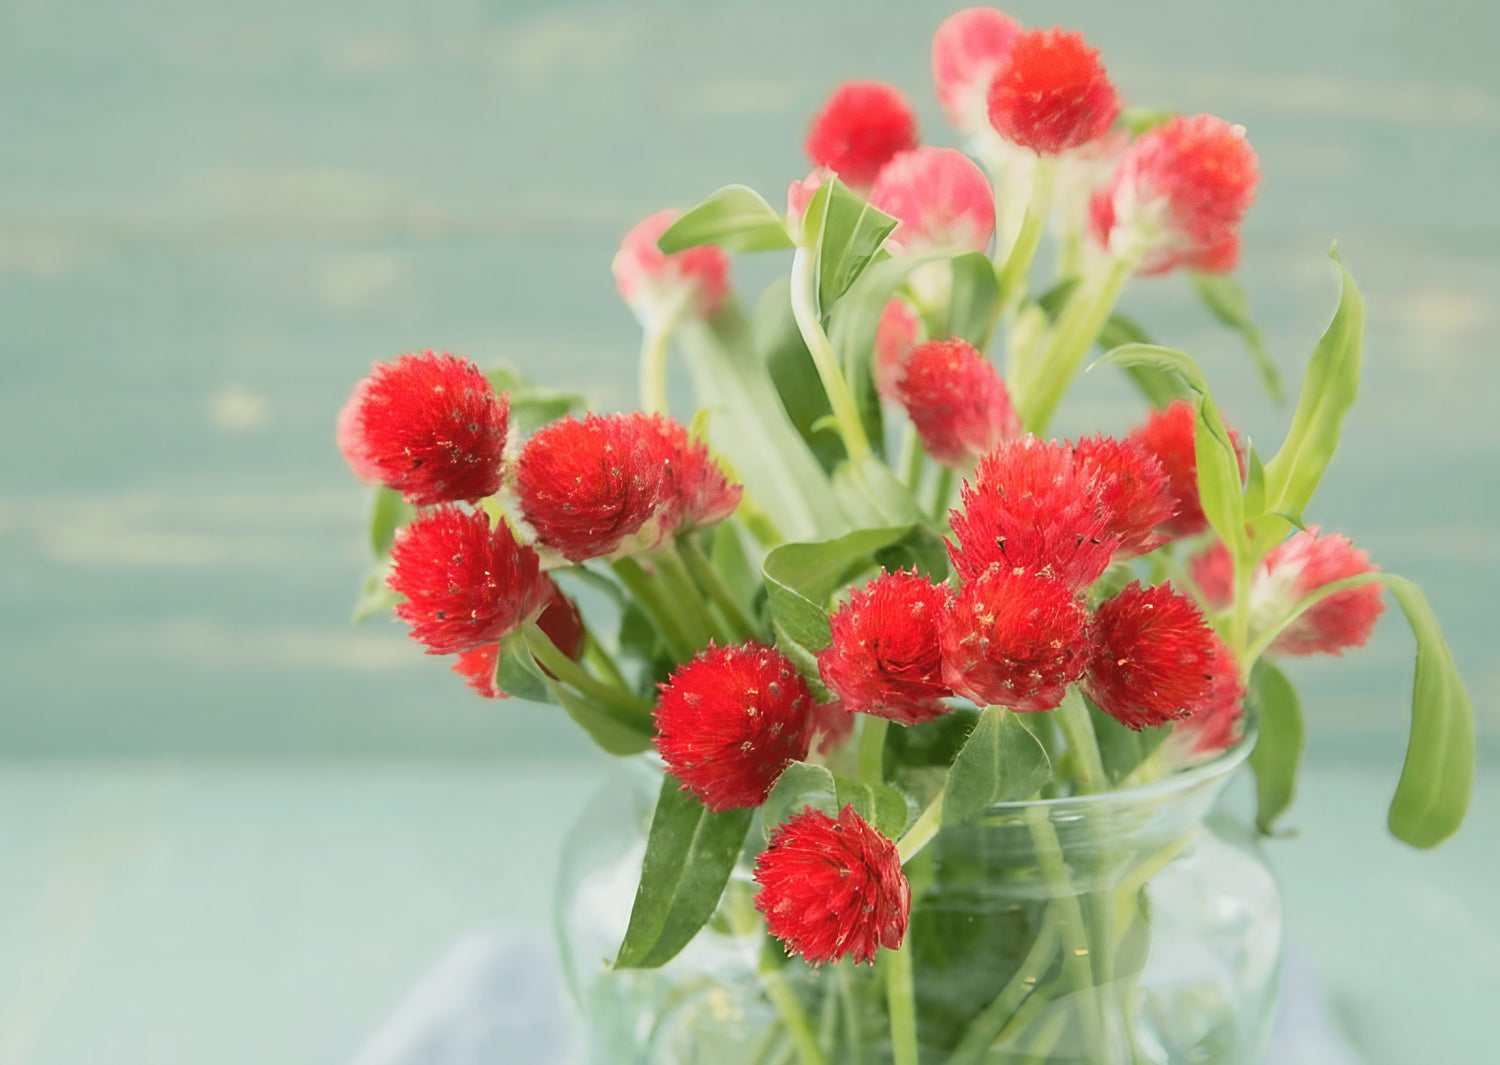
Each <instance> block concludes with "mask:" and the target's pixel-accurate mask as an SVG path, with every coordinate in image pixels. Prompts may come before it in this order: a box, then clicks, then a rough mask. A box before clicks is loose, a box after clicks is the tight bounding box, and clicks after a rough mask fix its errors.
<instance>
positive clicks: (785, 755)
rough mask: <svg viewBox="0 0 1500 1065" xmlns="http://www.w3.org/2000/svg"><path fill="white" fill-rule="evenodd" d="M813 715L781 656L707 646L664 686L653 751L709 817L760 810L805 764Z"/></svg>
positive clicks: (808, 697) (802, 684)
mask: <svg viewBox="0 0 1500 1065" xmlns="http://www.w3.org/2000/svg"><path fill="white" fill-rule="evenodd" d="M812 715H813V697H812V693H811V692H809V691H808V688H807V682H806V681H804V680H803V679H802V676H801V674H799V673H798V672H797V670H796V667H794V666H793V665H792V663H791V662H790V661H789V660H788V659H787V657H786V656H785V655H783V654H782V653H781V652H780V651H777V650H775V649H774V648H770V647H762V646H760V645H758V644H753V643H747V644H741V645H740V646H738V647H714V646H712V645H710V647H709V648H708V650H706V651H703V652H701V653H700V654H699V655H698V657H696V658H694V659H693V660H692V661H691V662H689V663H688V664H687V665H685V666H682V667H681V668H680V669H678V670H677V672H676V673H674V674H672V677H671V679H670V680H668V681H667V682H666V683H665V684H663V685H662V686H661V701H660V703H659V704H658V705H657V708H656V727H657V732H658V735H657V737H656V747H657V750H659V751H660V752H661V756H662V760H663V761H665V762H666V763H667V768H668V769H670V770H671V772H672V775H673V776H675V777H676V778H677V779H678V780H680V781H682V783H683V786H684V788H686V789H691V790H692V791H693V792H694V793H695V794H696V795H697V796H698V797H699V798H700V799H702V800H703V804H704V805H705V806H707V807H708V808H709V809H710V810H715V811H720V810H732V809H736V808H740V807H750V806H759V805H760V804H761V803H763V802H765V801H766V796H767V795H769V794H770V793H771V786H772V785H773V784H775V783H776V778H777V777H778V776H780V775H781V771H782V770H783V769H785V768H786V767H787V766H788V765H789V764H790V763H792V762H796V761H799V760H801V759H803V758H806V757H807V752H808V749H809V746H810V744H811V739H812Z"/></svg>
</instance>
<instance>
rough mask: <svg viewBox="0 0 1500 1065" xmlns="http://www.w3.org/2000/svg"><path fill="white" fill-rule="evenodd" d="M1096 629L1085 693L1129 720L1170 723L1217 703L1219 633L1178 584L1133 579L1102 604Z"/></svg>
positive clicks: (1141, 725) (1129, 723)
mask: <svg viewBox="0 0 1500 1065" xmlns="http://www.w3.org/2000/svg"><path fill="white" fill-rule="evenodd" d="M1093 635H1094V654H1093V657H1092V659H1091V660H1090V661H1089V667H1088V672H1087V673H1086V674H1085V676H1084V681H1083V691H1084V694H1086V695H1087V696H1088V697H1089V698H1090V699H1092V700H1093V701H1094V704H1095V705H1096V706H1098V707H1099V709H1100V710H1103V711H1104V712H1105V713H1106V714H1109V715H1110V716H1111V717H1113V718H1114V719H1115V720H1116V721H1119V722H1120V723H1121V724H1123V725H1127V726H1129V727H1130V728H1133V729H1142V728H1146V727H1148V726H1156V725H1164V724H1166V723H1167V722H1169V721H1175V720H1177V719H1179V718H1184V717H1189V716H1191V715H1192V714H1194V713H1197V712H1198V711H1200V710H1204V709H1206V708H1207V707H1208V706H1209V705H1210V700H1211V697H1212V694H1213V681H1214V655H1215V650H1216V648H1217V646H1218V642H1219V638H1218V636H1217V635H1215V634H1214V630H1213V629H1212V628H1210V627H1209V625H1208V622H1206V621H1204V619H1203V612H1202V611H1201V610H1199V609H1198V606H1197V604H1196V603H1194V602H1193V601H1192V600H1191V599H1189V598H1188V597H1187V596H1185V595H1179V594H1178V593H1177V592H1175V591H1174V590H1173V589H1172V586H1171V585H1170V584H1158V585H1156V586H1155V587H1152V588H1143V587H1142V586H1141V583H1140V582H1139V581H1136V582H1134V583H1132V584H1131V585H1130V586H1129V587H1128V588H1126V589H1125V590H1124V591H1122V592H1121V593H1120V594H1119V595H1117V596H1115V597H1114V598H1113V599H1110V600H1108V601H1106V602H1105V603H1104V604H1103V605H1102V606H1100V607H1099V610H1098V612H1097V613H1095V615H1094V625H1093Z"/></svg>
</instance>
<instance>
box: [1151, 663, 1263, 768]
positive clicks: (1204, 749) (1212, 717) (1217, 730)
mask: <svg viewBox="0 0 1500 1065" xmlns="http://www.w3.org/2000/svg"><path fill="white" fill-rule="evenodd" d="M1209 674H1210V676H1211V678H1212V680H1211V682H1210V688H1209V694H1208V698H1207V699H1206V700H1205V701H1204V702H1203V703H1202V704H1201V705H1200V706H1199V707H1198V709H1197V710H1196V711H1195V712H1194V713H1193V716H1192V717H1190V718H1187V719H1185V720H1183V721H1179V722H1177V724H1176V725H1174V726H1173V728H1172V734H1171V736H1170V738H1169V742H1171V743H1173V744H1174V745H1175V747H1176V749H1177V751H1178V752H1180V753H1179V754H1178V760H1179V761H1181V762H1183V763H1184V764H1188V765H1192V764H1196V763H1198V762H1206V761H1208V760H1209V759H1210V758H1213V757H1214V756H1215V755H1217V754H1219V753H1221V752H1222V751H1226V750H1228V749H1229V748H1230V747H1233V746H1234V745H1235V744H1236V743H1238V742H1239V741H1240V737H1242V736H1243V735H1244V734H1245V681H1244V678H1243V677H1242V676H1241V675H1240V667H1239V665H1238V663H1236V662H1235V660H1234V652H1232V651H1231V650H1230V649H1229V648H1228V646H1226V645H1225V643H1224V641H1223V640H1220V639H1217V638H1215V640H1214V649H1213V655H1212V657H1211V658H1210V659H1209Z"/></svg>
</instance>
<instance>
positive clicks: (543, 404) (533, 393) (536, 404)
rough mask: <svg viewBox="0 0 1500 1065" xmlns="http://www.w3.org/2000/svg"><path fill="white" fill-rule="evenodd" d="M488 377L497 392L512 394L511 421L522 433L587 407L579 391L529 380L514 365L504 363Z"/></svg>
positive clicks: (490, 372)
mask: <svg viewBox="0 0 1500 1065" xmlns="http://www.w3.org/2000/svg"><path fill="white" fill-rule="evenodd" d="M485 376H486V377H487V378H489V381H490V384H492V385H494V386H495V391H496V392H504V393H506V394H507V395H508V396H509V397H510V422H511V424H512V425H514V426H515V427H516V428H517V429H519V430H520V431H521V432H522V433H534V432H536V431H537V430H538V429H540V428H542V426H544V425H548V424H550V423H552V422H555V421H557V419H559V418H562V417H564V416H566V415H569V414H576V413H577V412H579V411H581V410H584V409H585V408H586V407H587V406H588V402H587V400H585V399H584V398H583V396H581V395H579V394H578V393H577V392H562V391H559V390H558V389H555V388H550V387H548V386H547V385H541V384H537V383H536V382H535V381H531V380H528V379H527V378H526V377H525V376H523V375H522V374H521V372H520V371H519V370H517V369H516V368H515V367H514V366H511V365H510V364H509V363H502V364H501V365H499V366H496V367H495V368H494V369H492V370H490V371H488V372H487V373H486V374H485Z"/></svg>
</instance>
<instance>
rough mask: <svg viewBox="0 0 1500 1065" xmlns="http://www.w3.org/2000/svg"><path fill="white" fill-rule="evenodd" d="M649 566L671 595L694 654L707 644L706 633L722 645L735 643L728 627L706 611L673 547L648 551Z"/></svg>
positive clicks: (698, 592) (698, 593)
mask: <svg viewBox="0 0 1500 1065" xmlns="http://www.w3.org/2000/svg"><path fill="white" fill-rule="evenodd" d="M651 563H652V565H654V566H655V567H656V569H657V572H658V573H660V574H661V577H662V580H663V581H664V582H665V583H666V586H667V590H668V591H669V592H671V593H672V601H673V603H674V604H675V605H676V607H677V608H678V610H679V611H680V612H681V616H682V618H683V620H684V622H685V624H686V625H687V626H688V637H689V640H690V642H691V643H692V645H693V650H694V652H697V651H701V650H702V649H703V648H704V646H706V645H707V643H708V637H709V635H710V634H712V635H713V636H716V637H718V639H719V642H720V643H723V644H731V643H734V642H735V639H734V635H733V634H732V633H731V632H730V631H729V629H728V627H727V626H726V625H725V624H724V623H722V622H720V621H718V620H717V619H716V618H714V617H713V615H712V614H711V613H710V612H709V609H708V604H707V603H705V602H704V601H703V593H702V592H700V591H699V590H698V586H697V585H696V584H694V583H693V578H692V575H691V574H689V573H688V570H687V566H685V565H684V564H683V561H682V557H681V556H680V555H679V554H678V553H677V550H676V547H675V546H672V545H669V546H667V547H664V548H662V549H660V550H658V551H654V552H652V554H651Z"/></svg>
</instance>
